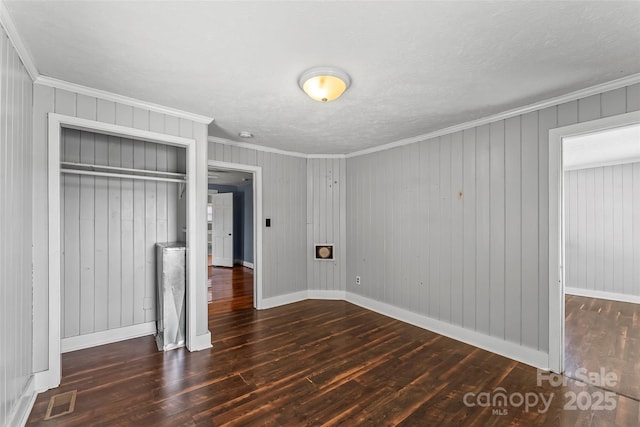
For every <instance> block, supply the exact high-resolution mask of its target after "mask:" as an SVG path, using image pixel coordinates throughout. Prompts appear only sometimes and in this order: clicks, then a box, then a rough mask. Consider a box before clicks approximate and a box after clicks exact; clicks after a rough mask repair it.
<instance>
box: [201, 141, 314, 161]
mask: <svg viewBox="0 0 640 427" xmlns="http://www.w3.org/2000/svg"><path fill="white" fill-rule="evenodd" d="M207 141H209V142H216V143H218V144H223V145H229V146H232V147H238V148H246V149H249V150H256V151H262V152H265V153H274V154H283V155H285V156H292V157H302V158H303V159H306V158H307V157H308V154H304V153H298V152H296V151H287V150H280V149H279V148H272V147H265V146H263V145H257V144H250V143H248V142H237V141H232V140H230V139H226V138H220V137H217V136H209V137H208V138H207Z"/></svg>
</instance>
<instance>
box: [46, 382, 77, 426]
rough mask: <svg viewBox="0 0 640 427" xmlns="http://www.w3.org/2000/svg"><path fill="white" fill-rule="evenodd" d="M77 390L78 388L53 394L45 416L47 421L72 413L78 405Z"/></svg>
mask: <svg viewBox="0 0 640 427" xmlns="http://www.w3.org/2000/svg"><path fill="white" fill-rule="evenodd" d="M77 392H78V390H73V391H68V392H66V393H61V394H56V395H55V396H51V399H49V406H47V413H46V415H45V416H44V419H45V421H46V420H50V419H53V418H58V417H61V416H63V415H67V414H70V413H72V412H73V410H74V409H75V406H76V394H77Z"/></svg>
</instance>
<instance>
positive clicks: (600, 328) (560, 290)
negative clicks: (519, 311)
mask: <svg viewBox="0 0 640 427" xmlns="http://www.w3.org/2000/svg"><path fill="white" fill-rule="evenodd" d="M639 123H640V113H637V112H634V113H628V114H623V115H619V116H614V117H610V118H605V119H600V120H594V121H591V122H585V123H580V124H577V125H572V126H566V127H563V128H558V129H552V130H551V131H550V132H549V136H550V138H549V194H550V198H549V209H550V215H549V232H550V234H549V266H550V269H549V275H550V276H549V279H550V280H549V286H550V288H549V314H550V318H549V367H550V369H551V370H552V371H554V372H558V373H564V374H565V375H566V376H567V377H570V378H574V379H577V380H580V381H583V382H584V381H585V380H586V377H589V376H592V377H595V376H599V377H600V378H601V380H603V377H604V376H606V375H609V378H610V380H609V381H607V383H601V384H600V385H601V386H602V388H605V389H608V390H611V391H614V392H616V393H618V394H624V395H627V396H629V397H633V398H634V399H637V398H638V397H640V388H638V387H637V386H636V384H639V383H640V378H636V379H633V378H632V376H633V374H634V371H637V369H634V366H633V365H634V364H635V354H637V351H638V350H640V328H639V327H638V325H637V322H635V325H634V321H633V319H634V316H638V315H639V314H640V312H639V311H638V304H634V303H633V302H634V301H635V302H640V299H639V298H638V297H637V296H635V297H634V296H633V294H634V293H636V294H638V291H636V290H634V289H633V283H634V280H637V279H634V277H635V275H638V274H640V270H638V272H635V271H634V265H639V264H638V260H636V261H634V259H635V258H637V257H638V254H639V253H640V251H638V249H636V252H635V255H633V239H634V235H636V236H638V237H640V234H635V233H633V231H632V230H629V232H628V233H626V236H625V232H624V231H623V228H624V223H625V222H626V223H628V224H629V225H630V224H632V223H633V218H634V215H635V216H637V215H640V210H639V211H638V212H637V213H635V214H634V213H633V211H632V209H633V208H634V206H637V208H636V209H640V200H637V201H635V200H634V199H635V197H634V192H633V189H632V184H633V181H634V171H635V175H639V176H638V179H640V163H637V162H639V161H640V140H638V139H637V138H638V136H636V139H630V140H629V139H628V140H627V143H626V144H625V143H624V137H623V136H621V135H623V134H625V133H626V134H629V133H631V134H632V135H640V133H638V132H640V125H639ZM616 141H618V142H616ZM636 163H637V165H636ZM625 181H626V182H627V186H629V188H628V189H626V190H625V189H624V182H625ZM636 188H637V187H636ZM614 199H616V200H614ZM625 207H626V208H629V210H628V211H627V212H626V213H624V212H622V209H623V208H625ZM617 208H620V211H619V212H617V211H616V209H617ZM614 217H617V224H616V225H615V226H614V223H616V218H614ZM614 227H615V228H614ZM637 231H640V230H637ZM616 236H617V237H616ZM614 246H617V247H618V250H614ZM625 246H626V247H627V248H629V247H630V248H631V252H630V254H629V255H625V254H624V250H625ZM625 260H626V261H625ZM625 265H626V268H625V267H624V266H625ZM625 274H626V275H627V277H626V278H625ZM639 283H640V282H639ZM639 295H640V294H639ZM594 379H595V378H594Z"/></svg>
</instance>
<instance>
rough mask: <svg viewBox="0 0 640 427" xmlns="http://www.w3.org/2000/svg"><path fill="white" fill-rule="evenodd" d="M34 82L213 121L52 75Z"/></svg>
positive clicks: (161, 111)
mask: <svg viewBox="0 0 640 427" xmlns="http://www.w3.org/2000/svg"><path fill="white" fill-rule="evenodd" d="M34 83H35V84H39V85H43V86H50V87H53V88H56V89H62V90H68V91H70V92H75V93H79V94H82V95H87V96H92V97H94V98H100V99H104V100H107V101H113V102H117V103H120V104H125V105H130V106H132V107H137V108H142V109H145V110H150V111H155V112H156V113H161V114H167V115H170V116H174V117H180V118H183V119H187V120H191V121H194V122H197V123H204V124H209V123H211V122H212V121H213V118H211V117H206V116H201V115H199V114H193V113H189V112H186V111H182V110H178V109H175V108H171V107H165V106H163V105H158V104H153V103H151V102H146V101H141V100H139V99H135V98H129V97H128V96H123V95H118V94H116V93H113V92H107V91H104V90H100V89H94V88H91V87H88V86H82V85H79V84H76V83H70V82H67V81H64V80H60V79H56V78H53V77H47V76H39V77H38V78H37V79H36V80H35V81H34Z"/></svg>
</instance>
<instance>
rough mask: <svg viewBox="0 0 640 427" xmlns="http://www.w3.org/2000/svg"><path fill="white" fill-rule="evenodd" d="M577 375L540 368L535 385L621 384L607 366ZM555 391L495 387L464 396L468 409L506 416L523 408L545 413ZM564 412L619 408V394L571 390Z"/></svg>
mask: <svg viewBox="0 0 640 427" xmlns="http://www.w3.org/2000/svg"><path fill="white" fill-rule="evenodd" d="M574 376H575V378H568V377H567V376H565V375H560V374H555V373H552V372H545V371H541V370H540V369H538V371H537V375H536V385H537V386H538V387H542V386H543V385H544V383H545V382H547V383H548V384H549V386H551V387H567V384H568V380H569V379H571V380H572V384H575V385H576V386H579V387H586V386H589V385H591V386H595V387H614V386H615V385H616V384H617V383H618V376H617V375H616V373H615V372H607V371H606V370H605V368H600V371H597V372H595V371H594V372H590V371H588V370H587V369H586V368H578V369H577V370H576V371H575V373H574ZM554 397H555V393H548V394H545V393H543V392H533V391H528V392H524V393H522V392H512V393H508V392H507V390H506V389H505V388H503V387H496V388H495V389H493V391H491V392H488V391H483V392H480V393H475V392H468V393H465V395H464V396H463V398H462V401H463V403H464V404H465V406H467V407H469V408H473V407H476V406H478V407H481V408H492V409H491V414H492V415H507V414H508V413H509V408H520V407H524V411H525V412H530V411H533V410H535V411H536V412H538V413H540V414H544V413H546V412H547V411H548V410H549V408H550V407H551V403H552V401H553V399H554ZM563 397H564V405H563V409H564V410H565V411H576V410H581V411H587V410H590V411H612V410H614V409H616V407H617V403H618V402H617V396H616V394H615V393H614V392H612V391H604V390H595V391H591V392H589V391H586V390H585V391H580V392H577V393H576V392H575V391H573V390H569V391H566V392H564V394H563Z"/></svg>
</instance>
